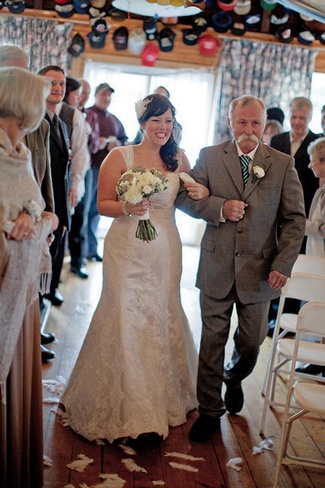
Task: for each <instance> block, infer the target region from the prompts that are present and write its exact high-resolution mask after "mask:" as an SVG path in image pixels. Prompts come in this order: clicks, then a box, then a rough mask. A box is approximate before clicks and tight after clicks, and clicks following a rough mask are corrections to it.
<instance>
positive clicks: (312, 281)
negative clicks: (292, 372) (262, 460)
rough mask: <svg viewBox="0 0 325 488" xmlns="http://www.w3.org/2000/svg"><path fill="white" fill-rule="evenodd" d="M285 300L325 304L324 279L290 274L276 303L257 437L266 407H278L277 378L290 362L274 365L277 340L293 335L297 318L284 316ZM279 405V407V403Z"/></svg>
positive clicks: (322, 333)
mask: <svg viewBox="0 0 325 488" xmlns="http://www.w3.org/2000/svg"><path fill="white" fill-rule="evenodd" d="M286 298H295V299H297V300H302V301H305V302H310V301H325V276H323V275H316V274H310V273H300V272H294V273H292V275H291V278H290V279H289V280H288V281H287V284H286V286H285V287H283V290H282V294H281V297H280V302H279V310H278V315H277V320H276V324H275V330H274V334H273V338H272V344H271V350H270V354H269V361H268V365H267V370H266V374H265V379H264V385H263V392H264V406H263V412H262V418H261V423H260V433H263V432H264V427H265V420H266V415H267V409H268V407H269V406H275V405H276V404H277V403H276V402H275V400H274V394H275V384H276V379H277V374H278V372H279V370H280V369H281V367H282V366H283V365H284V364H286V363H287V362H288V361H289V359H286V360H285V361H284V362H281V361H280V362H279V363H277V364H276V365H275V359H276V355H277V353H278V354H279V353H280V351H279V350H277V345H278V342H279V340H282V339H283V337H284V336H285V335H286V334H287V332H294V333H295V332H296V326H297V317H298V315H297V314H283V307H284V303H285V300H286ZM280 329H283V330H282V332H280ZM324 334H325V326H324V325H323V330H322V332H321V334H320V335H321V336H323V335H324ZM287 340H290V341H291V343H292V344H293V341H292V339H287ZM311 344H313V343H311ZM314 345H316V344H314ZM317 345H320V346H325V345H324V344H323V345H322V344H317ZM308 357H309V356H308ZM299 361H301V362H303V363H310V362H311V363H312V364H315V361H314V358H313V356H311V358H310V360H308V361H305V360H304V359H300V358H299ZM297 374H298V373H297ZM303 375H304V376H305V377H308V378H315V376H314V375H306V374H303ZM322 380H323V381H325V378H322ZM278 405H281V404H279V403H278Z"/></svg>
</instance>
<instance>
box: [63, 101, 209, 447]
mask: <svg viewBox="0 0 325 488" xmlns="http://www.w3.org/2000/svg"><path fill="white" fill-rule="evenodd" d="M136 113H137V118H138V121H139V123H140V126H141V128H142V130H143V133H144V137H143V140H142V142H141V143H140V144H139V145H134V146H131V145H130V146H123V147H118V148H115V149H113V150H112V151H111V152H110V153H109V154H108V156H107V157H106V158H105V160H104V161H103V163H102V166H101V169H100V175H99V184H98V210H99V213H100V214H101V215H105V216H108V217H114V221H113V223H112V225H111V227H110V229H109V231H108V233H107V235H106V238H105V246H104V265H103V289H102V293H101V298H100V301H99V304H98V306H97V309H96V311H95V313H94V316H93V319H92V322H91V324H90V327H89V330H88V333H87V336H86V338H85V341H84V343H83V346H82V349H81V351H80V354H79V357H78V360H77V362H76V365H75V367H74V369H73V371H72V374H71V377H70V379H69V382H68V384H67V387H66V389H65V392H64V394H63V397H62V403H63V406H64V408H65V411H66V416H67V419H68V423H69V425H70V426H71V427H72V429H73V430H75V432H77V433H78V434H81V435H82V436H84V437H86V438H87V439H89V440H95V439H107V440H108V441H109V442H113V441H114V440H115V439H118V438H121V437H131V438H137V437H138V436H139V435H140V434H144V433H156V434H158V435H159V436H162V437H163V438H166V437H167V435H168V427H169V426H173V427H174V426H177V425H181V424H182V423H184V422H186V415H187V413H188V412H189V411H190V410H192V409H194V408H195V407H196V406H197V400H196V394H195V390H196V374H197V353H196V350H195V346H194V342H193V338H192V335H191V332H190V330H189V326H188V322H187V319H186V317H185V314H184V311H183V308H182V306H181V302H180V278H181V266H182V264H181V259H182V256H181V252H182V248H181V241H180V237H179V234H178V230H177V227H176V224H175V215H174V213H175V209H174V200H175V198H176V195H177V192H178V189H179V185H180V179H179V173H180V172H186V173H189V171H190V164H189V161H188V159H187V157H186V155H185V154H184V152H183V151H182V150H181V149H179V148H178V146H177V144H176V143H175V141H174V139H173V135H172V131H173V121H174V116H175V108H174V107H173V105H172V104H171V103H170V101H169V100H168V98H167V97H165V96H163V95H160V94H153V95H148V96H147V97H146V98H145V99H144V100H142V101H141V102H138V103H137V104H136ZM136 166H142V167H144V168H145V169H151V168H154V169H156V170H158V171H160V172H161V173H162V174H163V175H164V176H165V178H166V179H167V188H166V189H165V190H164V191H161V192H159V193H156V194H154V195H153V196H152V197H151V198H150V201H149V199H146V198H144V199H143V200H142V201H141V202H140V203H137V204H132V203H129V202H125V201H120V200H119V199H118V197H117V192H116V186H117V182H118V180H119V178H120V177H121V175H122V174H124V173H125V172H126V171H128V170H130V169H131V168H134V167H136ZM187 189H188V190H190V196H191V197H192V198H194V199H200V198H203V197H206V196H208V190H207V189H206V188H205V187H204V186H202V185H199V184H198V183H190V184H187ZM148 209H149V210H150V220H151V222H152V224H153V225H154V227H155V230H156V233H157V235H156V238H155V239H154V240H151V241H150V242H144V241H143V240H140V239H138V238H137V237H136V230H137V226H138V221H139V218H141V217H142V216H144V214H145V213H146V212H147V210H148Z"/></svg>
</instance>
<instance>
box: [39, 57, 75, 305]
mask: <svg viewBox="0 0 325 488" xmlns="http://www.w3.org/2000/svg"><path fill="white" fill-rule="evenodd" d="M38 74H39V75H41V76H46V77H47V78H50V80H51V91H50V94H49V96H48V97H47V99H46V114H45V119H46V120H47V121H48V123H49V124H50V155H51V174H52V184H53V194H54V204H55V213H56V214H57V216H58V217H59V226H58V228H57V230H56V231H55V232H54V241H53V243H52V245H51V247H50V252H51V256H52V280H51V289H50V294H49V295H47V298H48V299H49V300H50V301H51V302H52V304H53V305H61V304H62V303H63V300H64V299H63V297H62V295H61V294H60V292H59V290H58V286H59V281H60V274H61V270H62V265H63V259H64V252H65V238H66V233H67V230H69V226H70V219H71V217H70V209H69V204H68V191H69V189H68V166H69V159H70V156H69V137H68V131H67V127H66V125H65V124H64V122H63V121H62V120H60V118H59V117H58V115H57V113H56V108H57V106H58V105H59V104H60V103H61V102H62V100H63V97H64V95H65V74H64V71H63V69H62V68H60V67H59V66H55V65H54V66H52V65H48V66H44V67H43V68H41V69H40V71H39V72H38Z"/></svg>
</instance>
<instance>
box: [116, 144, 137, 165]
mask: <svg viewBox="0 0 325 488" xmlns="http://www.w3.org/2000/svg"><path fill="white" fill-rule="evenodd" d="M117 149H118V151H119V152H120V153H121V154H122V156H123V158H124V161H125V165H126V171H129V169H131V168H132V166H133V159H134V151H133V146H120V147H118V148H117Z"/></svg>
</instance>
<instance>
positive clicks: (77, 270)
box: [70, 266, 89, 280]
mask: <svg viewBox="0 0 325 488" xmlns="http://www.w3.org/2000/svg"><path fill="white" fill-rule="evenodd" d="M70 271H71V273H73V274H75V275H77V276H79V278H82V279H83V280H86V279H87V278H89V273H88V271H87V270H86V268H84V267H83V266H81V267H80V268H78V267H77V266H71V268H70Z"/></svg>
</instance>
